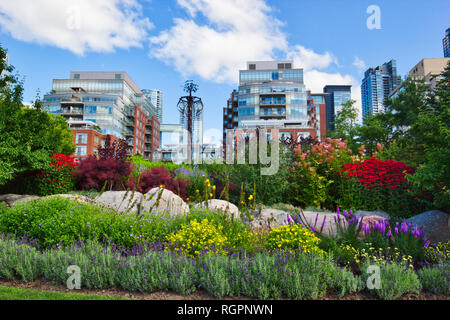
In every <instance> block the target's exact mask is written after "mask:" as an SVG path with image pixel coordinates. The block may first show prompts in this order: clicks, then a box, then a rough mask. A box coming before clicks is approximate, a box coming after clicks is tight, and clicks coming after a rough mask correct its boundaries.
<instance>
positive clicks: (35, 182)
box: [0, 153, 78, 196]
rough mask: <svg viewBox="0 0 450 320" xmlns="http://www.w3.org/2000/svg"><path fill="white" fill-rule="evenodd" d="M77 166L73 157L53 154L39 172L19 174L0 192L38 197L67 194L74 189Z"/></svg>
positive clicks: (31, 171)
mask: <svg viewBox="0 0 450 320" xmlns="http://www.w3.org/2000/svg"><path fill="white" fill-rule="evenodd" d="M77 165H78V164H77V163H76V162H75V160H74V157H71V156H67V155H65V154H61V153H55V154H53V155H52V156H50V157H49V158H48V162H47V163H46V164H45V165H44V166H42V168H41V169H40V170H30V171H25V172H21V173H20V174H19V175H17V176H16V177H15V179H14V180H12V181H11V182H10V183H8V184H7V185H5V186H4V187H3V188H2V189H1V190H0V192H5V193H16V194H32V195H38V196H47V195H52V194H61V193H67V192H69V191H71V190H73V189H74V186H75V181H74V176H73V170H74V168H75V167H76V166H77Z"/></svg>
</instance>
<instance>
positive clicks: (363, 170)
mask: <svg viewBox="0 0 450 320" xmlns="http://www.w3.org/2000/svg"><path fill="white" fill-rule="evenodd" d="M342 171H343V172H347V173H348V174H347V176H346V179H350V178H351V177H356V178H357V179H358V180H359V182H361V184H362V185H363V186H364V187H367V188H368V189H370V188H371V187H377V186H379V187H386V188H390V189H391V190H395V189H396V188H398V187H400V186H404V184H405V183H406V179H405V174H414V170H412V169H411V168H410V167H409V166H407V165H406V164H405V163H403V162H398V161H393V160H386V161H382V160H380V159H375V158H372V159H369V160H365V161H362V162H357V163H347V164H345V165H344V166H343V167H342Z"/></svg>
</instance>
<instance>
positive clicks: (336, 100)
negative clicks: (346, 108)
mask: <svg viewBox="0 0 450 320" xmlns="http://www.w3.org/2000/svg"><path fill="white" fill-rule="evenodd" d="M323 92H324V93H328V95H327V96H326V98H324V97H319V96H314V97H313V100H314V104H319V103H318V101H321V102H322V103H323V101H325V104H326V115H327V121H326V123H327V131H329V130H334V125H333V122H334V120H335V116H336V114H337V113H339V112H340V111H341V110H342V105H343V104H344V103H346V102H348V101H349V100H351V86H349V85H348V86H346V85H329V86H325V87H324V88H323ZM316 110H317V108H316Z"/></svg>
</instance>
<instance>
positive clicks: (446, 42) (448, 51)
mask: <svg viewBox="0 0 450 320" xmlns="http://www.w3.org/2000/svg"><path fill="white" fill-rule="evenodd" d="M442 45H443V47H444V57H446V58H450V28H448V29H447V30H445V37H444V39H442Z"/></svg>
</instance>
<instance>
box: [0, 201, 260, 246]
mask: <svg viewBox="0 0 450 320" xmlns="http://www.w3.org/2000/svg"><path fill="white" fill-rule="evenodd" d="M203 219H208V221H211V224H213V225H214V227H215V228H221V230H222V231H221V232H222V234H223V235H224V236H225V237H226V238H227V242H226V247H227V249H229V250H230V251H239V250H240V249H250V248H251V247H252V241H253V234H252V233H251V232H250V231H249V229H248V227H247V226H246V225H244V224H242V223H240V221H239V220H229V219H227V217H226V216H225V215H223V214H221V213H220V212H213V211H209V210H206V209H204V210H195V209H193V210H191V212H190V214H189V215H188V216H177V217H175V218H174V217H170V216H167V215H154V214H151V213H145V214H143V215H142V216H140V218H136V216H135V215H126V214H125V215H118V214H117V213H116V212H114V211H112V210H111V209H108V208H103V207H101V206H96V205H93V204H91V203H80V202H76V201H71V200H70V199H68V198H60V197H51V198H49V199H45V200H42V201H30V202H27V203H18V204H16V205H14V206H13V207H11V208H7V207H6V206H5V205H1V206H0V232H4V233H11V234H14V233H16V234H17V235H20V236H24V235H27V236H30V237H31V238H33V239H36V240H37V242H38V244H39V245H40V246H41V247H49V246H50V247H55V246H57V245H58V246H69V245H71V244H72V243H74V242H75V241H78V240H82V241H87V240H96V241H102V240H103V238H106V239H110V240H111V241H113V242H114V243H115V244H116V245H119V246H122V247H133V246H136V245H138V244H140V243H144V242H165V241H167V237H168V236H169V235H170V234H172V233H175V232H177V231H179V230H180V229H181V226H182V225H187V224H189V223H190V222H191V221H193V220H197V221H201V220H203Z"/></svg>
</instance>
